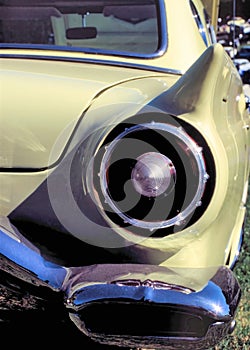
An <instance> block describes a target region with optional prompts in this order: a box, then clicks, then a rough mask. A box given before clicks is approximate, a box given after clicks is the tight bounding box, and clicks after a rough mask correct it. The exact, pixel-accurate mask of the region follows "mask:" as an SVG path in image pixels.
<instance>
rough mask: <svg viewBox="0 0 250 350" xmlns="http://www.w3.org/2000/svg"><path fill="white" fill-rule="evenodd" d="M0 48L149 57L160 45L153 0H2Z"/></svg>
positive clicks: (158, 21) (157, 19)
mask: <svg viewBox="0 0 250 350" xmlns="http://www.w3.org/2000/svg"><path fill="white" fill-rule="evenodd" d="M1 3H2V5H1V6H0V31H1V42H2V43H3V44H12V45H14V44H22V45H53V46H57V48H67V49H73V50H81V49H89V50H92V51H98V50H102V51H107V52H112V51H113V52H128V53H132V54H135V55H136V54H153V53H155V52H156V51H157V50H158V49H159V48H160V46H161V45H162V41H161V39H160V38H161V37H162V35H161V34H160V33H159V28H160V22H161V21H160V18H158V14H160V12H161V11H160V10H159V1H157V0H137V1H131V0H125V1H120V0H119V1H117V0H113V1H110V0H102V1H101V0H100V1H98V0H97V1H89V0H79V1H77V0H76V1H73V2H72V1H69V0H62V1H55V0H54V1H45V0H33V1H32V0H29V1H28V0H4V1H1Z"/></svg>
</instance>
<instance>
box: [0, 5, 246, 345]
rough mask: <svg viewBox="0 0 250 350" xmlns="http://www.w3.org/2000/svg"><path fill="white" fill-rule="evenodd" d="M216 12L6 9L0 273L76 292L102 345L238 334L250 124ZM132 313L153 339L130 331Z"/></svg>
mask: <svg viewBox="0 0 250 350" xmlns="http://www.w3.org/2000/svg"><path fill="white" fill-rule="evenodd" d="M93 3H95V4H93ZM207 3H208V5H207ZM211 3H212V5H213V6H210V5H211ZM204 5H205V6H206V9H207V10H208V12H207V11H206V9H205V8H204ZM122 6H127V8H124V7H122ZM133 6H135V7H134V8H133ZM121 7H122V9H121ZM180 9H181V10H180ZM105 11H106V12H105ZM217 11H218V1H214V2H206V1H204V3H202V1H199V0H193V1H191V2H190V1H186V0H175V1H167V0H165V1H162V0H160V1H149V0H148V1H115V0H113V1H95V2H91V1H84V0H81V1H80V0H79V1H74V4H73V5H72V4H71V3H70V1H66V0H65V1H60V2H57V1H53V2H46V1H42V0H41V1H28V2H27V1H26V2H25V1H23V3H22V1H11V2H10V3H9V4H8V1H6V5H3V6H1V7H0V20H1V21H2V28H3V40H2V43H1V66H0V67H1V84H2V91H1V117H0V118H1V124H0V127H1V129H0V145H1V147H0V229H1V231H0V233H1V236H0V254H1V256H2V257H3V262H1V269H2V270H3V271H5V272H7V273H9V274H10V275H11V276H14V277H15V278H17V280H22V281H25V282H27V289H28V290H29V287H28V286H29V285H36V286H37V288H38V289H39V288H41V286H42V287H44V286H46V288H48V289H52V290H53V291H54V292H55V294H56V293H57V292H58V291H59V292H63V293H64V295H65V307H66V309H67V310H69V314H70V318H71V320H72V321H73V322H74V323H75V324H76V326H77V328H79V332H83V333H84V335H86V336H87V337H90V338H91V339H93V340H94V341H97V343H101V344H108V345H111V346H128V347H130V348H138V347H140V348H142V347H143V348H154V349H156V348H159V349H164V348H165V347H166V348H167V349H170V348H171V346H172V348H174V349H177V348H182V347H183V346H185V347H187V348H190V349H194V348H196V349H203V348H207V347H208V346H213V345H215V344H217V343H218V342H219V341H220V340H221V339H223V338H224V337H225V336H226V335H227V334H228V333H230V332H231V331H232V330H233V328H234V318H235V313H236V310H237V305H238V302H239V298H240V287H239V286H238V285H237V280H236V279H235V277H234V275H233V272H232V268H233V266H234V264H235V262H236V260H237V257H238V254H239V251H240V245H241V241H242V234H243V226H244V218H245V215H246V206H245V204H246V199H247V191H248V177H249V111H248V110H247V106H246V101H245V96H244V91H243V86H242V81H241V78H240V76H239V74H238V72H237V70H236V68H235V67H234V64H233V62H232V60H231V59H230V57H229V56H228V55H227V53H226V52H225V50H224V49H223V47H222V46H221V45H220V44H218V43H217V42H216V40H215V35H214V31H213V26H212V24H211V22H210V21H209V18H210V17H209V15H211V17H212V23H213V24H215V23H216V17H217ZM79 18H80V19H81V21H80V22H79ZM115 26H117V27H115ZM85 27H86V28H87V29H86V28H85ZM32 28H33V29H34V32H33V31H32ZM103 28H104V29H103ZM114 28H116V29H114ZM38 34H39V35H38ZM41 34H43V36H42V35H41ZM32 35H33V36H34V39H33V41H32ZM38 36H39V38H38ZM46 40H47V41H46ZM29 257H30V258H29ZM31 257H33V258H31ZM33 259H34V261H36V262H34V263H32V261H33ZM52 265H53V266H54V267H53V268H51V266H52ZM9 266H12V268H10V267H9ZM13 266H14V267H13ZM15 283H17V284H18V282H15ZM230 290H232V292H230ZM31 294H32V293H31ZM216 301H218V304H219V305H217V307H216V305H215V302H216ZM176 305H178V306H177V307H176ZM125 309H126V311H125ZM116 310H117V311H116ZM129 310H130V311H129ZM190 310H191V311H190ZM118 311H119V314H120V315H123V316H124V317H119V321H117V318H118V316H117V314H116V312H117V313H118ZM101 312H107V313H109V312H110V315H112V317H111V319H113V322H112V321H110V322H107V320H106V319H105V320H104V322H103V324H100V323H99V321H98V322H97V321H96V320H97V319H99V318H100V314H101ZM0 313H1V307H0ZM133 313H135V314H136V315H137V316H138V317H139V319H141V318H144V319H147V321H145V323H146V324H147V325H148V326H147V327H146V325H145V323H144V322H143V326H141V327H138V329H137V328H136V326H137V325H136V322H132V321H131V327H128V326H126V322H125V321H124V319H125V318H126V317H131V318H133V317H134V316H133ZM93 315H94V316H93ZM146 315H147V316H146ZM171 315H172V316H171ZM183 315H184V316H183ZM155 317H156V318H159V319H162V318H163V319H164V317H165V318H167V319H170V321H168V322H166V326H164V327H163V326H162V325H160V324H158V323H159V322H156V325H153V324H152V323H153V322H152V321H150V318H151V319H154V320H155ZM171 317H172V323H171ZM191 319H192V320H193V321H192V322H193V326H187V324H188V323H189V321H190V320H191ZM190 322H191V321H190ZM192 322H191V324H192ZM115 324H116V325H117V329H116V330H115V331H114V325H115ZM149 324H150V326H149ZM178 324H179V326H178ZM126 327H127V328H126ZM137 331H138V332H137ZM211 334H215V335H214V336H211Z"/></svg>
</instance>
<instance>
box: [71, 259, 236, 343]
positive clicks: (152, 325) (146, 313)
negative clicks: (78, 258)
mask: <svg viewBox="0 0 250 350" xmlns="http://www.w3.org/2000/svg"><path fill="white" fill-rule="evenodd" d="M117 269H118V270H119V274H121V275H122V274H124V275H125V274H128V275H131V276H133V275H144V276H145V279H143V280H138V279H133V278H129V279H122V280H121V279H120V280H116V277H117V276H114V279H112V271H114V272H115V275H117ZM163 269H165V272H166V275H167V274H168V273H169V272H168V271H167V269H166V268H162V267H159V266H148V265H122V266H121V265H119V266H117V265H105V266H103V265H99V266H98V265H97V266H93V267H92V268H91V269H90V271H89V272H87V273H85V275H84V276H81V275H79V276H78V277H77V278H76V277H75V276H73V277H72V281H70V280H69V281H68V284H67V288H68V289H67V291H66V294H67V295H68V298H67V302H66V307H67V308H68V309H69V314H70V318H71V320H72V321H73V322H74V323H75V324H76V326H77V327H78V328H79V329H80V330H81V331H82V332H83V333H84V334H86V335H87V336H89V337H90V338H92V339H93V340H95V341H97V342H100V343H104V344H110V345H118V346H126V347H130V348H138V347H139V348H145V349H147V348H149V349H183V348H186V349H207V348H209V347H211V346H213V345H215V344H217V343H218V342H219V341H220V340H222V339H223V338H224V337H225V336H226V335H228V334H230V333H232V331H233V330H234V327H235V320H234V315H235V312H236V309H237V306H238V303H239V300H240V294H241V292H240V288H239V284H238V282H237V280H236V279H235V277H234V276H233V274H232V272H231V270H229V269H228V268H226V267H220V268H219V269H218V271H217V273H216V274H215V276H214V277H213V278H212V279H211V280H210V281H209V282H208V283H207V285H206V286H205V287H204V288H203V289H202V290H200V291H192V290H189V289H187V288H185V287H181V286H178V285H173V284H168V283H167V282H165V281H158V280H157V281H154V280H151V279H147V275H152V274H158V273H160V274H161V275H162V274H164V271H163ZM107 271H109V272H110V274H109V276H108V278H107V275H108V272H107ZM90 275H91V276H90ZM103 275H106V278H107V280H108V282H103V283H101V282H99V281H100V278H99V277H101V276H103ZM164 280H165V278H164ZM91 281H92V282H91Z"/></svg>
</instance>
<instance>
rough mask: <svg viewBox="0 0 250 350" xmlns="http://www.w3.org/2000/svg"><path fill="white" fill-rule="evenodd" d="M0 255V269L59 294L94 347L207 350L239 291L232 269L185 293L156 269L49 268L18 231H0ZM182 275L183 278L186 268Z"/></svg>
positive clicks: (226, 326) (228, 321)
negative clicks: (62, 294) (62, 296)
mask: <svg viewBox="0 0 250 350" xmlns="http://www.w3.org/2000/svg"><path fill="white" fill-rule="evenodd" d="M0 258H1V259H0V270H4V271H5V272H7V273H10V274H12V275H14V276H15V277H17V278H18V279H20V280H25V281H26V282H28V283H30V284H33V285H36V286H38V288H39V287H41V286H43V287H44V286H46V287H48V288H49V289H50V290H52V291H53V292H55V293H56V292H60V294H61V293H64V295H65V307H66V309H67V310H68V312H69V316H70V319H71V320H72V321H73V322H74V323H75V325H76V326H77V328H78V329H79V330H80V331H81V332H83V333H84V334H85V335H87V336H88V337H90V338H91V339H92V340H94V341H97V342H99V343H103V344H109V345H118V346H123V347H130V348H145V349H146V348H149V349H161V350H163V349H183V348H186V349H207V348H209V347H211V346H214V345H215V344H217V343H218V342H219V341H220V340H222V339H223V338H224V337H225V336H226V335H227V334H230V333H231V332H232V331H233V330H234V327H235V320H234V317H235V313H236V310H237V307H238V304H239V301H240V294H241V290H240V287H239V284H238V282H237V280H236V278H235V276H234V274H233V273H232V271H231V270H230V269H228V268H226V267H224V266H222V267H219V268H218V269H216V270H217V272H216V273H215V274H213V277H211V278H210V279H209V280H208V282H207V283H205V284H204V287H202V288H200V289H195V290H193V289H192V288H190V285H189V287H187V285H188V283H186V281H187V280H188V278H186V279H185V278H184V277H181V278H180V275H178V273H176V272H174V271H172V270H171V269H168V268H165V267H162V266H155V265H145V264H101V265H91V266H82V267H70V268H68V267H64V266H60V265H56V264H53V263H51V262H49V261H47V260H45V259H44V258H43V257H42V256H41V255H40V252H39V250H38V249H37V248H36V247H35V246H33V245H32V244H31V243H30V242H29V241H27V240H26V239H25V238H23V237H22V236H21V235H20V233H17V232H16V231H9V230H5V229H4V230H3V229H1V228H0ZM193 270H196V269H193ZM198 270H199V272H203V269H202V268H200V269H197V272H198ZM205 270H206V269H204V273H205V272H207V271H205ZM185 272H186V275H187V276H188V275H189V272H190V271H189V269H186V271H185ZM192 274H193V275H194V274H195V271H192ZM175 281H176V283H175ZM181 282H183V283H181Z"/></svg>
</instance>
